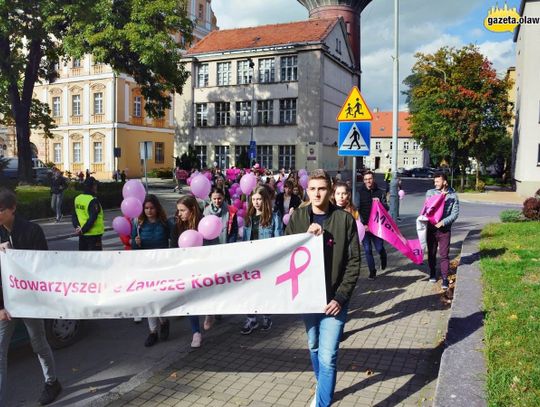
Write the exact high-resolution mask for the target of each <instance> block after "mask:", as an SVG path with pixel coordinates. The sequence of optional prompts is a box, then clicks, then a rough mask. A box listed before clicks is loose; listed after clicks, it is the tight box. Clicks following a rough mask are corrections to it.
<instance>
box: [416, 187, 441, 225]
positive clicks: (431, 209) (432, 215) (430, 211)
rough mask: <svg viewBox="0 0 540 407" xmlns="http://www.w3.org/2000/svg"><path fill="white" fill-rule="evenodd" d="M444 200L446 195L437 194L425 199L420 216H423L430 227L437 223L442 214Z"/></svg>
mask: <svg viewBox="0 0 540 407" xmlns="http://www.w3.org/2000/svg"><path fill="white" fill-rule="evenodd" d="M445 198H446V194H437V195H432V196H430V197H429V198H426V202H424V206H423V208H422V210H421V211H420V215H424V216H425V217H426V218H427V219H428V221H429V223H431V224H432V225H435V224H437V223H439V222H440V220H441V219H442V216H443V212H444V200H445Z"/></svg>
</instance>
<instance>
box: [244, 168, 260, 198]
mask: <svg viewBox="0 0 540 407" xmlns="http://www.w3.org/2000/svg"><path fill="white" fill-rule="evenodd" d="M255 185H257V177H256V176H255V175H253V174H251V173H250V174H245V175H244V176H243V177H242V178H241V179H240V189H241V190H242V192H243V193H244V194H246V195H249V194H250V193H251V191H253V189H254V188H255Z"/></svg>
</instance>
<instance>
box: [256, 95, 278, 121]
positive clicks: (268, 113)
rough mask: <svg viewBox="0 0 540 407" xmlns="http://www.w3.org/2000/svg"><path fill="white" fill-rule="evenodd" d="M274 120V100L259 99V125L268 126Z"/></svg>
mask: <svg viewBox="0 0 540 407" xmlns="http://www.w3.org/2000/svg"><path fill="white" fill-rule="evenodd" d="M273 122H274V101H273V100H259V101H257V124H258V125H259V126H261V125H262V126H268V125H271V124H272V123H273Z"/></svg>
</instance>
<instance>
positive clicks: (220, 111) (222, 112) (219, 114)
mask: <svg viewBox="0 0 540 407" xmlns="http://www.w3.org/2000/svg"><path fill="white" fill-rule="evenodd" d="M230 125H231V104H230V103H229V102H218V103H216V126H230Z"/></svg>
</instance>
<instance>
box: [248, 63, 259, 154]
mask: <svg viewBox="0 0 540 407" xmlns="http://www.w3.org/2000/svg"><path fill="white" fill-rule="evenodd" d="M247 60H248V63H249V69H250V71H251V75H250V76H249V81H250V82H251V109H250V110H251V112H250V113H251V129H250V136H249V160H250V165H251V164H252V163H253V160H254V159H255V157H256V155H257V150H256V145H255V140H254V139H253V121H254V119H255V115H254V113H253V112H254V111H255V110H254V109H255V78H254V75H255V69H254V68H255V62H253V60H252V59H251V58H248V59H247Z"/></svg>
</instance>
